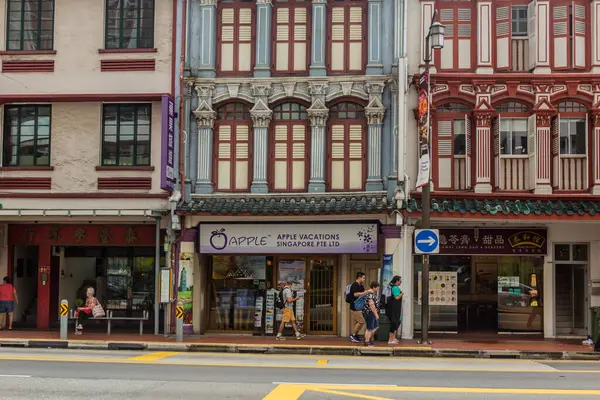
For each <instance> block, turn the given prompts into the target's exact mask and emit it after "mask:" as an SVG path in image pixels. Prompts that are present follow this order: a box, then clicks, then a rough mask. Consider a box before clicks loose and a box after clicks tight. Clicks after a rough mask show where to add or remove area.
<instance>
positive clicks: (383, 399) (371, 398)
mask: <svg viewBox="0 0 600 400" xmlns="http://www.w3.org/2000/svg"><path fill="white" fill-rule="evenodd" d="M308 390H309V391H311V392H317V393H324V394H336V395H338V396H344V397H354V398H357V399H367V400H393V399H390V398H387V397H377V396H369V395H366V394H358V393H349V392H340V391H337V390H329V389H308Z"/></svg>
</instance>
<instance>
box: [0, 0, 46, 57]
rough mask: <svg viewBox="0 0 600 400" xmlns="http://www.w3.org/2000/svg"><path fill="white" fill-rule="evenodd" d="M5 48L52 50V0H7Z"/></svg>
mask: <svg viewBox="0 0 600 400" xmlns="http://www.w3.org/2000/svg"><path fill="white" fill-rule="evenodd" d="M6 3H7V4H6V15H7V18H6V20H7V26H6V31H7V37H6V49H7V50H52V49H53V47H54V0H8V1H7V2H6Z"/></svg>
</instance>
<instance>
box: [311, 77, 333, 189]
mask: <svg viewBox="0 0 600 400" xmlns="http://www.w3.org/2000/svg"><path fill="white" fill-rule="evenodd" d="M308 90H309V92H310V95H311V98H312V105H311V106H310V108H308V109H307V110H306V111H307V113H308V119H309V120H310V180H309V181H308V191H309V192H324V191H325V154H326V153H327V141H326V140H325V127H326V126H327V118H328V117H329V110H328V109H327V107H325V95H326V93H327V82H311V83H309V85H308Z"/></svg>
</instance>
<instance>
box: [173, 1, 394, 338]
mask: <svg viewBox="0 0 600 400" xmlns="http://www.w3.org/2000/svg"><path fill="white" fill-rule="evenodd" d="M402 4H403V2H401V1H381V0H368V1H367V0H329V1H325V0H312V1H309V0H306V1H302V0H289V1H281V0H272V1H271V0H258V1H243V0H232V1H226V0H219V1H214V0H213V1H202V2H191V3H190V8H189V10H188V12H189V14H188V15H189V19H188V33H189V34H188V38H187V40H188V43H187V45H188V47H187V50H188V53H187V61H186V64H187V65H188V66H189V76H188V77H187V78H186V82H187V83H188V95H187V98H186V103H185V106H186V108H185V113H184V115H185V117H186V121H187V127H186V132H188V135H187V137H188V141H187V143H188V145H187V146H186V154H185V166H186V172H185V174H186V179H187V183H188V185H187V187H186V193H187V194H188V195H186V196H185V197H186V199H185V200H184V201H183V202H182V203H181V204H180V205H179V208H178V213H179V214H180V215H181V216H183V217H184V218H185V224H184V225H185V227H184V229H185V232H183V240H182V242H181V246H180V257H179V262H180V268H179V269H180V271H181V270H182V269H183V268H182V267H181V262H182V261H183V262H185V263H186V270H188V271H189V270H190V268H191V269H192V270H193V271H194V274H193V276H191V275H190V276H188V277H187V278H186V279H187V280H188V281H189V280H190V279H193V282H194V284H193V287H194V289H195V290H193V294H192V295H191V296H192V297H193V301H192V303H193V318H191V320H192V322H189V323H190V324H191V325H193V330H194V331H196V332H202V333H207V332H228V333H231V332H234V333H251V332H252V333H259V334H265V335H269V334H272V333H273V329H274V327H275V330H276V326H277V324H278V316H277V315H276V313H275V312H274V309H273V300H274V297H273V296H274V290H273V288H274V287H276V285H277V282H278V281H280V280H282V279H286V278H292V279H293V281H294V287H293V289H294V290H295V291H297V292H298V294H299V295H300V296H301V297H302V299H303V300H302V302H300V303H298V304H297V306H296V315H297V318H298V320H299V321H302V325H303V329H304V330H305V331H306V332H307V333H309V334H325V335H344V336H345V335H347V334H348V325H349V319H348V305H347V304H346V303H345V302H344V295H343V293H344V289H345V287H346V285H348V284H349V283H351V282H352V281H353V280H354V275H355V273H356V272H357V271H364V272H365V273H367V275H368V279H370V280H377V279H379V269H380V268H382V265H383V264H382V260H383V256H384V255H385V254H396V255H397V252H398V248H399V237H400V234H401V232H400V231H401V227H399V226H396V217H395V213H394V210H396V202H395V201H394V193H395V191H396V188H397V159H398V156H397V116H396V110H397V108H398V90H397V79H396V76H397V70H398V58H399V57H398V50H397V49H398V48H399V42H398V38H399V34H400V28H399V26H398V24H397V22H398V21H399V20H400V19H399V13H400V12H401V9H402ZM398 261H399V260H398V258H395V259H394V260H393V263H394V266H395V267H396V268H397V266H398V265H399V262H398ZM391 262H392V260H391V258H389V262H388V264H389V273H391V272H392V264H391ZM180 286H181V285H180ZM183 286H188V287H189V286H190V285H189V284H186V285H183ZM196 288H200V290H196Z"/></svg>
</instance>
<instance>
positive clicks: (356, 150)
mask: <svg viewBox="0 0 600 400" xmlns="http://www.w3.org/2000/svg"><path fill="white" fill-rule="evenodd" d="M347 129H348V136H349V138H348V139H349V154H348V172H349V174H348V189H350V190H361V189H362V188H363V186H364V183H365V176H364V173H363V171H364V165H365V164H364V163H365V158H366V157H365V154H364V148H363V143H364V140H363V126H362V125H359V124H352V125H349V126H348V128H347Z"/></svg>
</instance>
